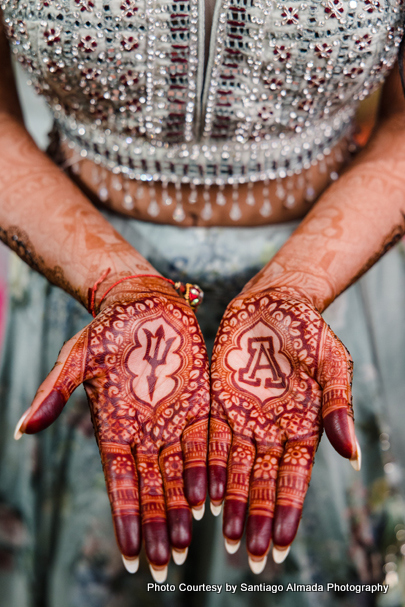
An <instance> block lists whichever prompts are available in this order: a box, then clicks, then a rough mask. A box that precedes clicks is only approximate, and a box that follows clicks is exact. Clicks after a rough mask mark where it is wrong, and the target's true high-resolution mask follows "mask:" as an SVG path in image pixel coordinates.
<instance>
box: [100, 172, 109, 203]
mask: <svg viewBox="0 0 405 607" xmlns="http://www.w3.org/2000/svg"><path fill="white" fill-rule="evenodd" d="M97 196H98V197H99V199H100V200H101V202H106V201H107V200H108V199H109V197H110V193H109V191H108V188H107V182H106V171H105V170H104V169H103V170H102V172H101V178H100V186H99V188H98V190H97Z"/></svg>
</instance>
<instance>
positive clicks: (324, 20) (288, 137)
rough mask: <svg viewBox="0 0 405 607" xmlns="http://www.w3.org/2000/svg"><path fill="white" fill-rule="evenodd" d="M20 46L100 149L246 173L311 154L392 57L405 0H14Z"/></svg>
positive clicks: (215, 179)
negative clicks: (208, 19)
mask: <svg viewBox="0 0 405 607" xmlns="http://www.w3.org/2000/svg"><path fill="white" fill-rule="evenodd" d="M3 11H4V21H5V25H6V31H7V34H8V37H9V39H10V42H11V48H12V50H13V52H14V53H15V55H16V56H17V59H18V60H19V61H20V62H21V63H22V65H23V66H25V68H27V69H28V71H29V72H30V73H31V76H30V78H31V80H32V81H33V83H34V84H35V86H36V88H37V89H38V91H39V92H41V93H43V94H44V95H45V96H46V98H47V99H48V102H49V104H50V106H51V108H52V110H53V113H54V116H55V120H56V123H57V125H58V127H59V129H60V131H61V132H62V133H63V134H64V136H65V137H66V138H67V139H68V141H70V142H72V145H73V144H74V145H75V146H77V147H78V148H79V149H80V151H81V154H82V156H87V157H89V158H91V159H93V160H95V161H96V162H97V163H99V164H101V165H104V166H106V167H107V168H109V169H111V170H113V171H114V172H116V173H119V172H122V173H124V174H126V175H128V176H129V177H132V178H138V179H142V180H146V181H149V180H153V179H154V180H159V179H160V180H163V181H177V182H178V181H182V182H188V181H191V182H193V183H194V184H198V183H205V184H210V183H217V184H222V183H227V182H228V183H238V182H245V181H256V180H263V179H274V178H277V177H284V176H285V175H289V174H292V173H298V172H300V171H301V170H302V169H303V168H307V167H309V166H310V164H311V163H313V162H314V161H316V160H319V159H320V158H322V156H323V154H325V153H328V150H329V149H330V148H331V147H332V146H333V145H334V144H335V143H336V142H338V141H339V140H340V139H341V138H342V136H343V135H344V134H345V133H346V132H347V130H348V128H349V125H350V121H351V118H352V116H353V114H354V111H355V108H356V105H357V103H358V102H359V100H361V99H363V98H364V97H366V96H367V95H368V94H369V93H371V92H372V91H373V90H374V89H375V88H376V87H377V86H378V85H379V83H380V82H381V81H382V79H383V78H384V76H385V74H386V73H387V72H388V70H389V69H390V67H392V65H393V63H394V61H395V58H396V55H397V47H398V46H399V43H400V40H401V37H402V24H403V11H402V10H401V6H400V2H398V1H397V0H305V1H302V0H286V1H285V2H283V1H282V2H278V1H277V0H217V4H216V10H215V14H214V20H213V25H212V35H211V45H210V50H209V57H208V65H207V66H206V67H205V65H204V31H203V30H204V15H203V13H204V5H203V2H202V0H103V1H101V0H9V1H6V2H5V3H3Z"/></svg>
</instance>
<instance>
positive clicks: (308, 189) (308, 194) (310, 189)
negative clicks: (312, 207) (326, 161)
mask: <svg viewBox="0 0 405 607" xmlns="http://www.w3.org/2000/svg"><path fill="white" fill-rule="evenodd" d="M304 198H305V202H308V203H309V204H311V203H312V202H314V200H315V198H316V191H315V188H314V186H313V183H312V179H311V173H310V171H306V173H305V195H304Z"/></svg>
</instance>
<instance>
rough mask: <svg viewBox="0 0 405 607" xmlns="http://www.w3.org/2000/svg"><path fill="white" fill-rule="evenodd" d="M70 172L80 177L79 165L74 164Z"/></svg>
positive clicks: (77, 163)
mask: <svg viewBox="0 0 405 607" xmlns="http://www.w3.org/2000/svg"><path fill="white" fill-rule="evenodd" d="M70 170H71V171H72V173H73V175H80V163H79V162H74V163H73V164H72V166H71V167H70Z"/></svg>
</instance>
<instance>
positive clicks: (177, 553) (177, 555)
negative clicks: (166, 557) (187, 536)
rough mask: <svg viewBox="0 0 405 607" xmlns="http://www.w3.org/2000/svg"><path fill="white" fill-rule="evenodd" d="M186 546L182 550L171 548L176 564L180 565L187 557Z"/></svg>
mask: <svg viewBox="0 0 405 607" xmlns="http://www.w3.org/2000/svg"><path fill="white" fill-rule="evenodd" d="M187 553H188V548H184V550H176V549H175V548H173V550H172V557H173V560H174V562H175V563H176V565H182V564H183V563H184V561H185V560H186V558H187Z"/></svg>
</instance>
